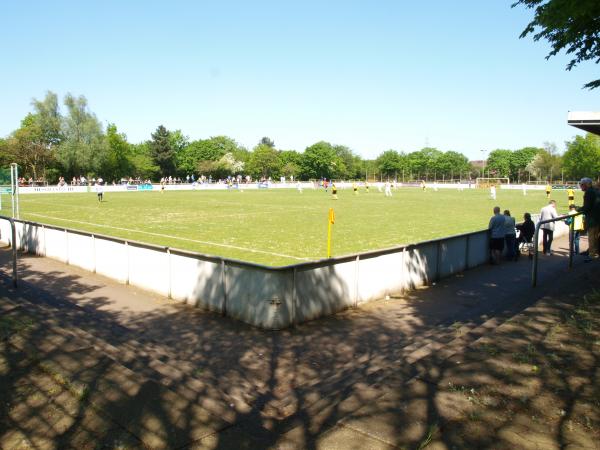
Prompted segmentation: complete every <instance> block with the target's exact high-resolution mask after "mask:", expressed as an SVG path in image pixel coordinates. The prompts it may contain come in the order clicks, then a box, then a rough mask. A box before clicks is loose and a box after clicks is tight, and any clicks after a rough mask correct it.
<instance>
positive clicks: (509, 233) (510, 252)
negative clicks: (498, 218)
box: [504, 209, 517, 261]
mask: <svg viewBox="0 0 600 450" xmlns="http://www.w3.org/2000/svg"><path fill="white" fill-rule="evenodd" d="M504 243H505V245H506V259H508V260H509V261H511V260H515V261H516V259H517V254H516V253H517V252H516V247H517V232H516V224H515V218H514V217H511V215H510V211H509V210H508V209H505V210H504Z"/></svg>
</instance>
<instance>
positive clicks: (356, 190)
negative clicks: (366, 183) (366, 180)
mask: <svg viewBox="0 0 600 450" xmlns="http://www.w3.org/2000/svg"><path fill="white" fill-rule="evenodd" d="M352 190H353V191H354V195H358V184H356V181H355V182H353V183H352Z"/></svg>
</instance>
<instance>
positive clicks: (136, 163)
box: [129, 142, 160, 179]
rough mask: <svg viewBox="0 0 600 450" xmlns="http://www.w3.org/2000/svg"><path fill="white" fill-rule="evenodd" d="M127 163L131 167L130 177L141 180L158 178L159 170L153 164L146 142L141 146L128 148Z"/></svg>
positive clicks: (134, 145)
mask: <svg viewBox="0 0 600 450" xmlns="http://www.w3.org/2000/svg"><path fill="white" fill-rule="evenodd" d="M129 149H130V156H129V161H130V163H131V165H132V171H133V173H132V175H135V176H139V177H140V178H143V179H153V178H156V177H159V174H160V168H159V167H158V166H157V165H156V164H154V161H153V159H152V154H151V153H152V152H151V150H150V145H149V144H148V142H143V143H141V144H131V145H130V146H129Z"/></svg>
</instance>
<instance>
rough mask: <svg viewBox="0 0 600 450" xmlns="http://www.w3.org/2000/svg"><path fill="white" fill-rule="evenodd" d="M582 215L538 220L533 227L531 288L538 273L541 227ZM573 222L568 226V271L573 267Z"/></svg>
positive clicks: (566, 215) (576, 214)
mask: <svg viewBox="0 0 600 450" xmlns="http://www.w3.org/2000/svg"><path fill="white" fill-rule="evenodd" d="M582 214H583V213H580V212H578V213H575V214H565V215H563V216H558V217H555V218H553V219H547V220H540V221H539V222H538V223H537V224H536V225H535V234H534V236H533V244H534V245H533V248H534V252H533V264H532V265H531V287H535V286H536V285H537V272H538V254H539V250H538V247H539V235H540V228H541V226H542V225H544V224H546V223H552V222H559V221H564V220H566V219H569V218H575V217H577V216H580V215H582ZM574 223H575V221H574V220H573V221H571V224H570V225H569V269H570V268H572V267H573V234H574V233H573V232H574V229H573V225H574Z"/></svg>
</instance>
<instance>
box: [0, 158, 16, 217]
mask: <svg viewBox="0 0 600 450" xmlns="http://www.w3.org/2000/svg"><path fill="white" fill-rule="evenodd" d="M6 181H8V180H6ZM3 194H8V195H10V199H11V207H12V218H13V219H18V218H19V166H18V165H17V164H16V163H12V164H11V165H10V186H9V185H7V184H4V185H0V211H3V209H4V205H3V204H2V195H3Z"/></svg>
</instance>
